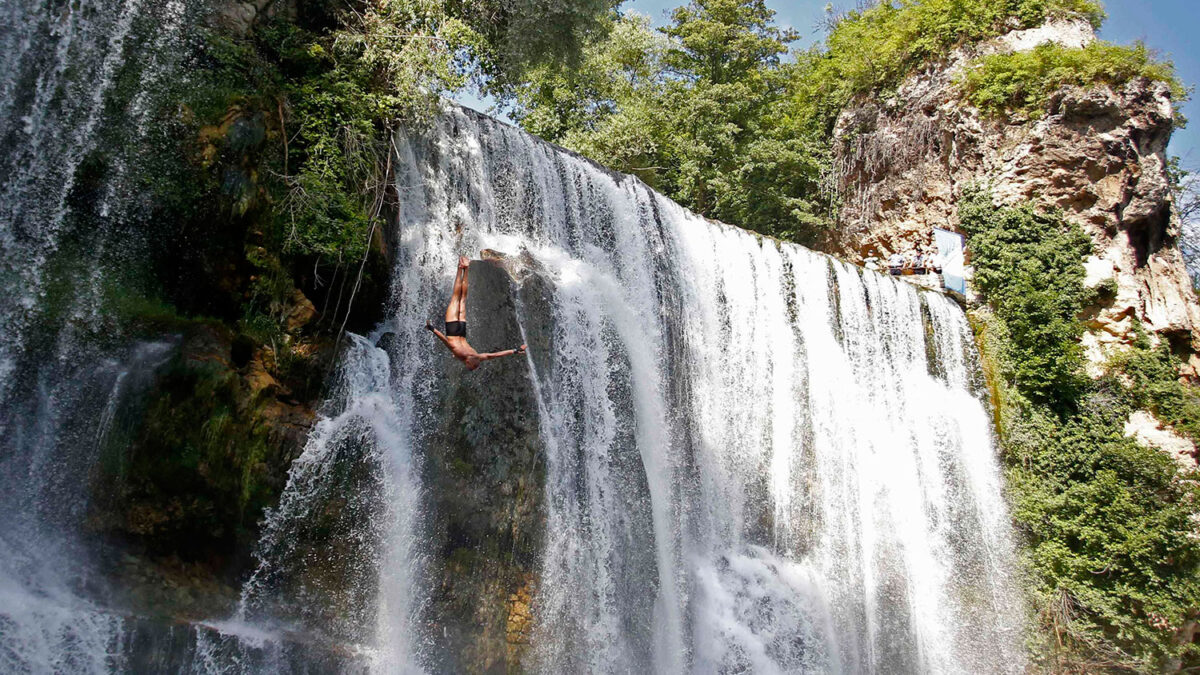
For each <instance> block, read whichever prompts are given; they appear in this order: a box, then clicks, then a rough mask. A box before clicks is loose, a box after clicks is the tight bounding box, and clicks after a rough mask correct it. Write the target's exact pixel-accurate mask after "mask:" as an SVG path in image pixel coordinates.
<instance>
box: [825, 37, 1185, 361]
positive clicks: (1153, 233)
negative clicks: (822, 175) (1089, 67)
mask: <svg viewBox="0 0 1200 675" xmlns="http://www.w3.org/2000/svg"><path fill="white" fill-rule="evenodd" d="M1094 39H1095V34H1094V32H1093V31H1092V29H1091V27H1090V26H1089V25H1088V24H1086V23H1084V22H1078V21H1076V22H1071V21H1056V22H1051V23H1048V24H1046V25H1045V26H1042V27H1039V28H1035V29H1030V30H1023V31H1015V32H1012V33H1010V34H1008V35H1006V36H1003V37H1001V38H997V39H995V40H992V41H989V42H986V43H984V44H982V45H979V46H976V47H974V48H972V49H970V50H967V49H963V50H959V51H958V52H957V53H956V54H955V55H954V56H953V57H951V58H950V59H949V60H947V61H946V62H945V63H942V64H938V65H935V66H933V67H931V68H929V69H928V70H926V71H924V72H921V73H917V74H915V75H913V76H910V77H909V78H908V80H906V81H905V82H904V83H903V84H902V85H901V86H900V87H899V89H898V90H897V92H896V94H895V95H894V96H893V97H892V98H890V99H887V100H863V101H861V102H860V103H859V104H857V105H855V106H851V107H850V108H848V109H847V110H845V111H844V112H843V113H842V115H841V117H840V118H839V120H838V124H837V129H836V131H835V134H836V142H835V153H836V158H835V166H836V167H837V170H838V176H837V180H838V189H839V192H840V194H841V195H842V198H843V202H842V210H841V214H840V221H841V222H840V223H839V225H840V227H839V228H837V232H836V234H835V235H834V236H835V237H836V239H835V240H832V241H830V242H828V243H827V248H829V249H831V250H833V251H835V252H837V253H839V254H841V255H843V256H845V257H847V258H849V259H852V260H862V259H864V258H866V257H869V256H872V255H878V256H882V257H886V256H887V255H888V254H890V253H892V252H895V251H904V250H905V249H908V248H910V247H913V246H930V245H932V230H933V228H935V227H939V228H946V229H951V230H956V229H958V220H957V213H956V202H957V199H958V197H959V196H960V195H961V194H962V190H963V188H964V187H965V186H967V185H970V184H972V183H983V184H988V185H990V186H991V189H992V191H993V194H994V196H995V198H996V199H997V200H998V201H999V202H1001V203H1005V204H1013V203H1018V202H1024V201H1032V202H1034V203H1035V204H1038V205H1039V206H1042V207H1045V208H1059V209H1062V210H1063V212H1064V214H1065V215H1066V217H1067V218H1068V219H1070V220H1072V221H1074V222H1077V223H1079V224H1080V225H1081V226H1082V227H1083V228H1084V230H1085V231H1086V232H1087V233H1088V234H1089V235H1090V236H1091V237H1092V239H1093V241H1094V242H1095V248H1094V255H1093V256H1092V258H1091V259H1090V260H1089V261H1088V283H1089V285H1092V286H1099V285H1101V284H1104V285H1105V290H1106V291H1107V292H1105V293H1101V294H1098V295H1099V297H1101V298H1103V299H1102V300H1101V304H1100V305H1099V306H1097V307H1094V308H1091V309H1090V310H1089V312H1088V315H1087V316H1085V317H1084V318H1085V320H1086V321H1087V322H1088V326H1089V331H1090V332H1089V334H1088V336H1087V338H1086V340H1085V346H1086V347H1087V352H1088V357H1089V360H1090V361H1091V363H1092V367H1093V368H1096V367H1098V364H1100V363H1102V362H1103V361H1104V360H1105V359H1107V357H1108V356H1109V355H1110V354H1111V353H1112V352H1113V351H1115V350H1119V349H1120V348H1121V345H1126V344H1129V343H1131V342H1132V341H1133V340H1134V339H1135V337H1136V335H1135V323H1136V322H1135V319H1136V320H1137V321H1140V322H1141V324H1142V326H1144V327H1145V329H1146V330H1147V331H1148V332H1149V333H1151V335H1153V336H1157V338H1161V339H1167V340H1169V341H1170V343H1171V345H1172V347H1173V348H1174V349H1175V350H1176V352H1177V353H1180V354H1181V355H1184V356H1189V357H1190V358H1191V361H1190V364H1189V366H1188V367H1187V368H1185V374H1186V375H1190V376H1193V377H1195V376H1196V375H1197V373H1198V372H1200V359H1198V358H1197V357H1196V356H1195V352H1196V351H1197V349H1198V348H1200V304H1197V300H1196V296H1195V293H1194V292H1193V290H1192V285H1191V281H1190V279H1189V278H1188V275H1187V271H1186V269H1185V266H1184V260H1183V256H1182V254H1181V253H1180V251H1179V247H1178V242H1177V238H1178V236H1179V229H1180V225H1179V221H1178V218H1176V217H1175V216H1174V214H1173V208H1172V202H1171V192H1170V189H1169V182H1168V175H1167V155H1166V152H1167V144H1168V142H1169V140H1170V138H1171V133H1172V130H1173V125H1174V117H1173V108H1172V103H1171V99H1170V92H1169V90H1168V88H1167V87H1166V86H1165V85H1163V84H1159V83H1153V82H1150V81H1147V80H1135V81H1133V82H1130V83H1129V84H1128V85H1127V86H1125V87H1122V88H1119V89H1112V88H1108V87H1095V88H1090V89H1080V88H1073V87H1068V88H1064V89H1062V90H1060V91H1058V92H1057V93H1056V94H1055V95H1054V96H1053V97H1052V100H1051V101H1050V103H1049V106H1048V109H1047V110H1046V114H1045V115H1044V116H1042V117H1041V118H1040V119H1029V118H1025V117H1019V116H1013V117H1009V118H1006V119H990V118H988V117H986V116H984V115H982V114H981V113H980V111H979V110H977V109H975V108H973V107H971V106H970V105H969V104H968V103H967V102H965V101H964V99H963V96H962V91H961V87H960V85H959V82H960V80H961V78H962V75H963V73H964V72H965V69H966V68H968V67H970V64H971V63H972V61H973V60H974V59H975V58H976V57H978V56H980V55H982V54H986V53H991V52H997V51H1006V50H1020V49H1031V48H1033V47H1035V46H1037V45H1038V44H1042V43H1044V42H1047V41H1052V42H1057V43H1059V44H1063V45H1064V46H1073V47H1078V46H1083V45H1086V44H1087V43H1088V42H1090V41H1092V40H1094ZM1157 338H1156V339H1157Z"/></svg>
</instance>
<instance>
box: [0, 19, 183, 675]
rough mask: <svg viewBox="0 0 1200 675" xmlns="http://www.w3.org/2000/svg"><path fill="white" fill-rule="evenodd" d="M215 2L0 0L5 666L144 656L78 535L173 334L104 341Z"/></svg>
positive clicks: (100, 664)
mask: <svg viewBox="0 0 1200 675" xmlns="http://www.w3.org/2000/svg"><path fill="white" fill-rule="evenodd" d="M204 4H205V3H202V2H201V3H186V2H184V1H183V0H155V1H153V2H151V1H149V0H120V1H113V2H108V1H97V0H81V1H78V2H70V3H65V2H61V1H59V0H29V1H8V2H3V3H0V139H2V142H0V175H2V176H3V180H0V511H2V512H3V513H4V517H3V518H0V671H4V672H52V671H53V672H108V671H111V670H113V669H121V668H125V667H128V666H129V664H128V661H127V660H126V659H125V657H124V655H123V652H124V647H123V645H124V643H125V642H126V641H127V640H128V639H129V638H130V636H131V634H130V632H129V631H128V630H127V621H126V617H124V616H123V614H122V613H121V612H119V611H112V610H110V609H109V608H107V607H105V606H103V604H102V603H101V601H100V596H103V595H106V594H107V593H108V590H109V589H107V588H104V584H103V583H102V582H101V580H100V579H99V578H98V575H97V574H96V572H95V571H94V569H93V566H92V562H93V561H92V560H91V558H92V557H93V553H94V552H93V550H92V548H91V547H90V546H89V545H88V542H86V541H84V539H85V537H83V536H81V532H80V530H81V529H82V521H83V519H84V517H85V515H86V511H87V503H88V491H89V487H90V486H89V481H90V478H91V476H92V471H93V469H94V468H95V466H96V464H97V461H98V457H99V456H100V454H101V450H102V448H103V446H105V444H107V443H109V442H113V439H114V438H115V436H114V434H118V432H120V431H121V430H120V429H119V428H117V427H119V426H120V421H119V420H118V418H119V417H120V415H119V411H120V410H121V409H122V408H123V407H124V406H125V405H126V404H127V403H128V402H129V400H130V399H131V398H136V397H137V396H138V395H139V393H140V392H141V391H143V390H144V389H145V388H146V387H148V386H150V384H151V383H152V381H153V375H154V372H155V371H156V369H157V368H158V367H159V366H161V365H162V364H163V362H164V361H165V360H166V359H167V358H169V356H170V352H171V350H172V349H173V348H174V346H175V345H174V342H173V340H172V339H169V338H164V339H158V340H143V341H135V342H130V343H127V344H114V341H113V340H106V335H107V334H108V329H110V328H111V326H112V321H113V318H112V317H111V316H106V315H105V313H104V312H103V311H102V310H101V308H102V306H103V305H102V297H103V295H104V294H105V292H106V290H107V283H108V281H109V273H110V271H111V270H113V269H117V270H121V269H130V268H133V267H135V266H136V265H137V264H138V261H139V260H140V259H141V258H142V257H143V253H144V250H145V247H144V243H145V242H144V239H143V236H142V235H143V233H142V232H140V231H138V230H137V228H135V227H134V224H135V223H136V222H137V221H138V219H139V218H140V217H141V216H142V215H143V212H144V210H145V207H146V200H147V197H146V195H144V194H139V193H138V192H137V191H136V190H135V189H134V181H133V178H132V177H133V175H134V174H135V173H136V169H138V168H139V167H140V168H145V167H146V166H150V165H152V164H153V163H154V161H155V156H154V153H147V152H145V147H143V142H144V141H146V139H147V134H149V133H150V131H151V130H152V129H154V128H155V127H154V126H153V124H154V121H152V120H150V112H151V109H152V107H153V106H152V103H151V100H152V98H153V96H154V95H155V94H156V93H157V92H158V91H159V90H160V89H161V87H162V85H163V81H164V80H165V79H166V78H167V75H168V74H170V73H172V72H175V71H176V70H177V68H178V65H179V63H180V62H181V59H182V57H181V54H182V53H185V52H186V50H184V49H182V47H181V46H182V45H183V44H184V43H185V41H186V39H187V36H188V35H189V27H190V26H191V25H192V24H193V22H194V21H195V20H196V17H197V16H200V15H202V13H203V11H204V9H203V6H204ZM179 82H180V80H179V78H175V79H174V83H175V84H179ZM81 177H84V179H85V181H84V182H85V183H86V184H81V183H80V178H81Z"/></svg>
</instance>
